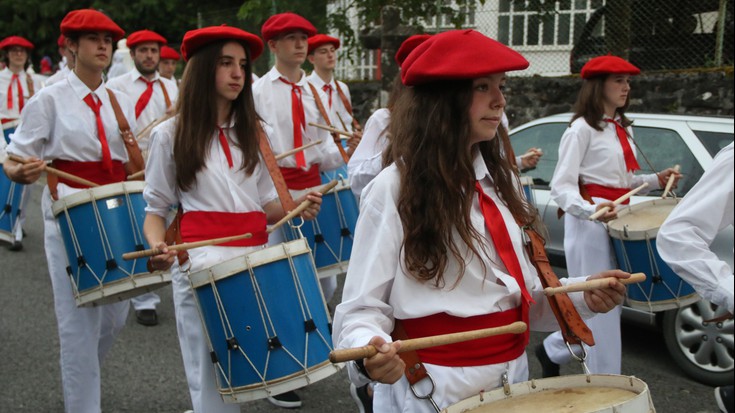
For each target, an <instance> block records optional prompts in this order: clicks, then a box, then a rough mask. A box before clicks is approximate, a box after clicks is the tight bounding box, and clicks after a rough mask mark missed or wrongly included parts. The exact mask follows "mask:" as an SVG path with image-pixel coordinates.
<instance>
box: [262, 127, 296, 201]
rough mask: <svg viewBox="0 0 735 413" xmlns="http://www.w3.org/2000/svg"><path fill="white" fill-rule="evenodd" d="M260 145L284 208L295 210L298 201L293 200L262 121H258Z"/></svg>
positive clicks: (264, 160)
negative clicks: (261, 123)
mask: <svg viewBox="0 0 735 413" xmlns="http://www.w3.org/2000/svg"><path fill="white" fill-rule="evenodd" d="M258 145H259V146H260V156H262V157H263V162H265V166H266V168H268V173H269V174H270V176H271V179H272V180H273V186H275V187H276V193H278V198H280V200H281V205H282V206H283V209H284V210H285V211H287V212H288V211H293V210H295V209H296V206H297V205H296V201H294V200H293V197H292V196H291V192H289V190H288V185H286V179H284V178H283V173H282V172H281V168H280V167H278V161H276V157H275V156H274V155H273V151H272V150H271V145H270V142H268V137H267V136H266V135H265V131H263V128H262V127H260V123H258Z"/></svg>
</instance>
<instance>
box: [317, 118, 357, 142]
mask: <svg viewBox="0 0 735 413" xmlns="http://www.w3.org/2000/svg"><path fill="white" fill-rule="evenodd" d="M309 125H310V126H313V127H315V128H319V129H324V130H326V131H330V132H332V133H336V134H339V135H344V136H346V138H342V139H349V138H351V137H352V133H350V132H347V131H343V130H341V129H337V128H333V127H331V126H327V125H320V124H318V123H314V122H309Z"/></svg>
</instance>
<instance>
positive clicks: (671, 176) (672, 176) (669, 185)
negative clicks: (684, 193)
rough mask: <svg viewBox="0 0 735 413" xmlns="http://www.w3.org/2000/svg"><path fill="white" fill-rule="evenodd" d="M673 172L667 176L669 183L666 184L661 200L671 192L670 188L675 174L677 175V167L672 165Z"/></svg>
mask: <svg viewBox="0 0 735 413" xmlns="http://www.w3.org/2000/svg"><path fill="white" fill-rule="evenodd" d="M674 172H676V173H673V174H671V175H669V181H668V182H666V189H664V193H663V195H661V199H666V196H667V195H668V194H669V191H670V190H671V186H672V185H674V179H676V174H678V173H679V165H674Z"/></svg>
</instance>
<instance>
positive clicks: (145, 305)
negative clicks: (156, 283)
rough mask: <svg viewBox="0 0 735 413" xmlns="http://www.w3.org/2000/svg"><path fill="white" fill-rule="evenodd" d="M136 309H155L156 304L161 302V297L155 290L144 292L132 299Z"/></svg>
mask: <svg viewBox="0 0 735 413" xmlns="http://www.w3.org/2000/svg"><path fill="white" fill-rule="evenodd" d="M130 302H131V303H132V304H133V308H134V309H135V311H140V310H155V309H156V306H157V305H158V304H159V303H160V302H161V297H159V296H158V294H156V293H154V292H153V291H151V292H147V293H143V294H141V295H139V296H136V297H133V298H131V299H130Z"/></svg>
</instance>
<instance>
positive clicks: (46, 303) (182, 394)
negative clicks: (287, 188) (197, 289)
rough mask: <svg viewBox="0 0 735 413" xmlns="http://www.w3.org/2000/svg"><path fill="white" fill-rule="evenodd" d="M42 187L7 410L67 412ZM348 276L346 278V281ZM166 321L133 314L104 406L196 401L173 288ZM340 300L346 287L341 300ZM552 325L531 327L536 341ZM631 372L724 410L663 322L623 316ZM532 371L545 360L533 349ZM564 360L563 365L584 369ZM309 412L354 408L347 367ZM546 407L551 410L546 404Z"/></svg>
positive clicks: (176, 410)
mask: <svg viewBox="0 0 735 413" xmlns="http://www.w3.org/2000/svg"><path fill="white" fill-rule="evenodd" d="M40 194H41V188H40V187H39V186H35V187H34V191H33V197H32V199H31V203H30V206H29V214H28V215H29V216H28V221H27V223H26V231H27V238H26V239H25V241H24V249H23V251H21V252H16V253H13V252H9V251H8V250H7V249H6V248H4V246H3V247H0V282H2V288H0V352H1V353H0V354H2V357H0V412H7V413H10V412H13V413H20V412H33V413H46V412H48V413H55V412H63V399H62V393H61V379H60V372H59V363H58V337H57V330H56V320H55V317H54V310H53V297H52V294H51V284H50V281H49V278H48V273H47V270H46V259H45V256H44V252H43V225H42V219H41V214H40ZM341 281H343V277H341V278H340V282H341ZM159 294H160V295H161V298H162V303H161V305H160V306H159V308H158V316H159V321H160V323H159V325H158V326H155V327H144V326H141V325H139V324H137V323H136V321H135V317H134V315H133V314H132V311H131V314H130V317H129V319H128V323H127V326H126V327H125V329H124V330H123V332H122V333H121V334H120V336H119V337H118V339H117V341H116V343H115V345H114V347H113V349H112V350H111V352H110V354H109V356H108V358H107V360H105V363H104V365H103V368H102V406H103V411H104V412H106V413H122V412H136V413H148V412H151V413H152V412H161V413H181V412H183V411H184V410H186V409H189V408H190V401H189V394H188V390H187V386H186V381H185V378H184V370H183V366H182V362H181V354H180V352H179V345H178V340H177V337H176V325H175V320H174V310H173V304H172V300H171V291H170V288H164V289H162V290H159ZM338 300H339V290H338V293H337V296H336V297H335V299H334V303H336V302H338ZM543 337H544V335H542V334H538V333H533V334H532V338H531V347H530V348H533V346H534V345H535V344H536V343H538V342H539V341H540V340H541V339H543ZM623 351H624V356H623V374H626V375H632V376H636V377H638V378H640V379H642V380H644V381H645V382H646V383H647V384H648V386H649V389H650V392H651V394H652V397H653V401H654V405H655V406H656V409H657V411H658V412H663V413H678V412H681V413H717V412H718V409H717V406H716V404H715V402H714V398H713V389H712V388H711V387H709V386H705V385H702V384H699V383H697V382H695V381H693V380H691V379H689V378H688V377H686V376H685V375H684V373H683V372H681V371H680V370H679V369H678V368H677V366H676V365H675V364H674V362H673V360H672V359H671V358H670V357H669V355H668V353H667V352H666V348H665V345H664V342H663V339H662V337H661V334H660V332H658V331H656V330H655V329H653V328H650V327H647V326H640V325H631V324H625V325H624V326H623ZM530 368H531V377H535V378H538V377H540V366H539V364H538V362H537V361H536V359H535V358H534V357H533V356H532V355H531V356H530ZM579 372H580V370H579V367H578V366H572V365H570V366H565V367H564V368H563V369H562V373H563V374H576V373H579ZM299 394H300V395H301V397H302V399H303V402H304V406H303V407H302V408H301V409H300V411H301V412H304V413H312V412H313V413H316V412H330V413H337V412H356V411H357V408H356V406H355V404H354V403H353V401H352V399H351V398H350V395H349V382H348V379H347V374H346V372H345V371H344V370H343V371H341V372H340V373H338V374H335V375H332V376H331V377H329V378H327V379H325V380H323V381H320V382H318V383H315V384H313V385H311V386H308V387H307V388H304V389H301V390H300V391H299ZM242 411H243V412H280V411H283V410H282V409H280V408H277V407H275V406H272V405H270V404H269V403H268V402H267V401H263V400H261V401H256V402H251V403H247V404H244V405H243V406H242ZM539 411H543V408H540V409H539Z"/></svg>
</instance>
